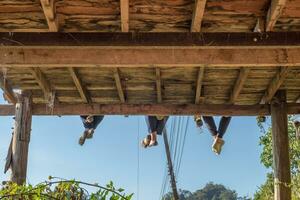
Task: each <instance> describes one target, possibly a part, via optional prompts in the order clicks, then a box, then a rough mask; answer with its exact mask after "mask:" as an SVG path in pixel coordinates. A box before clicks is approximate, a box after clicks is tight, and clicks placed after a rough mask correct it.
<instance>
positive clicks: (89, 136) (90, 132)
mask: <svg viewBox="0 0 300 200" xmlns="http://www.w3.org/2000/svg"><path fill="white" fill-rule="evenodd" d="M86 132H87V133H86V138H87V139H91V138H92V137H93V134H94V129H93V128H91V129H88V130H87V131H86Z"/></svg>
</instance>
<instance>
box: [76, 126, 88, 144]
mask: <svg viewBox="0 0 300 200" xmlns="http://www.w3.org/2000/svg"><path fill="white" fill-rule="evenodd" d="M87 134H88V130H85V131H84V132H83V134H82V136H80V138H79V141H78V143H79V144H80V145H81V146H82V145H83V144H84V142H85V139H86V138H87Z"/></svg>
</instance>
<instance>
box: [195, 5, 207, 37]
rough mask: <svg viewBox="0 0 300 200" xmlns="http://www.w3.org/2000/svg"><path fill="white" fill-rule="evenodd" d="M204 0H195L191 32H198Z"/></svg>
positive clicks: (203, 9)
mask: <svg viewBox="0 0 300 200" xmlns="http://www.w3.org/2000/svg"><path fill="white" fill-rule="evenodd" d="M205 5H206V0H196V1H195V7H194V11H193V18H192V25H191V32H200V30H201V24H202V19H203V15H204V11H205Z"/></svg>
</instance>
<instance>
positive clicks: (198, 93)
mask: <svg viewBox="0 0 300 200" xmlns="http://www.w3.org/2000/svg"><path fill="white" fill-rule="evenodd" d="M203 77H204V66H203V67H199V70H198V76H197V82H196V94H195V104H199V103H200V99H201V91H202V81H203Z"/></svg>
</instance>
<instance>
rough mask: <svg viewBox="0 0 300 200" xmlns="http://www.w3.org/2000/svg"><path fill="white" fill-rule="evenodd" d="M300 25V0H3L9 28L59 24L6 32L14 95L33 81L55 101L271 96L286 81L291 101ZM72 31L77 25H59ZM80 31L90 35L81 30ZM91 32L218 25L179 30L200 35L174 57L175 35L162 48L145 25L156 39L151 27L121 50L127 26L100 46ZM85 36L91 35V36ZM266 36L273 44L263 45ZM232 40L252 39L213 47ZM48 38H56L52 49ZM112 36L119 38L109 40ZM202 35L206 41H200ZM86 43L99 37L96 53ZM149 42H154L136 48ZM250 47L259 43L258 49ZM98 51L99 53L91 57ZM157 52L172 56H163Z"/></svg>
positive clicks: (2, 77) (298, 88)
mask: <svg viewBox="0 0 300 200" xmlns="http://www.w3.org/2000/svg"><path fill="white" fill-rule="evenodd" d="M299 31H300V0H230V1H229V0H207V1H206V0H196V1H193V0H165V1H160V0H120V1H119V0H57V1H54V0H2V1H0V32H5V34H6V33H7V32H27V33H29V32H57V33H55V34H56V35H43V34H40V35H39V36H38V37H37V38H38V39H35V38H34V36H32V35H31V36H28V35H27V33H20V35H17V34H16V33H14V34H13V33H12V34H9V36H8V37H6V36H5V35H3V34H2V35H1V39H0V42H1V47H0V67H1V69H2V72H1V71H0V86H1V88H2V89H3V91H4V93H5V97H6V99H8V100H9V101H10V102H12V103H14V102H16V98H15V96H14V94H13V91H14V90H16V89H20V90H26V91H28V90H29V91H31V92H32V94H33V101H34V103H49V101H50V100H49V99H50V98H51V97H53V96H55V99H56V101H57V103H66V104H74V103H77V104H82V103H96V104H160V103H166V104H187V105H191V104H214V105H216V104H224V105H233V104H237V105H257V104H265V103H268V102H269V101H270V100H271V98H272V97H273V96H274V94H275V92H276V91H277V90H278V89H285V90H287V101H288V102H289V103H295V102H297V101H300V81H299V80H300V79H299V78H300V66H299V63H300V62H299V59H298V57H297V56H295V55H299V53H300V49H299V33H300V32H299ZM62 32H68V33H67V34H69V35H67V34H66V35H59V34H60V33H62ZM71 32H72V33H71ZM78 32H85V33H83V34H86V35H76V33H78ZM86 32H106V34H113V32H131V35H127V36H128V38H131V37H133V36H135V35H134V34H138V33H136V32H142V33H144V32H167V33H166V35H163V34H161V35H160V36H161V37H169V36H170V38H171V37H172V35H171V34H170V33H171V32H196V34H198V33H199V32H201V33H204V34H205V33H206V32H209V34H210V33H212V35H210V36H208V38H209V40H208V41H207V40H205V39H202V40H201V41H200V42H199V41H198V43H197V41H196V43H193V41H194V39H195V38H202V37H203V35H201V33H200V34H199V35H198V36H199V37H198V36H197V35H196V36H197V37H194V36H193V35H192V36H193V37H192V36H190V35H188V36H187V37H185V36H184V37H181V39H178V38H177V39H176V38H175V40H173V41H171V39H170V41H168V42H169V43H171V44H173V46H176V45H177V44H178V43H180V41H181V40H184V41H185V42H187V43H189V42H190V43H191V44H190V43H189V44H188V45H185V44H183V45H182V44H179V46H180V47H178V45H177V47H176V48H177V50H178V52H177V53H180V55H179V54H178V57H176V56H175V57H174V55H175V54H176V50H175V49H173V47H172V45H171V46H168V45H167V46H168V47H167V48H166V49H168V48H169V50H164V47H159V48H157V45H158V46H159V43H160V42H163V41H162V40H160V39H157V40H155V41H154V40H151V41H150V43H149V44H148V43H147V38H148V40H149V37H150V38H151V36H149V37H148V36H147V35H144V36H145V38H146V39H145V41H146V42H145V41H144V40H143V37H144V36H143V37H141V38H142V39H141V38H139V37H138V39H135V38H134V39H131V40H132V41H138V40H139V39H140V41H138V42H140V43H139V44H136V45H133V46H132V49H130V48H129V49H125V50H124V51H126V53H125V54H122V53H120V51H122V50H114V47H116V46H117V48H119V47H118V46H120V45H118V44H115V43H114V42H115V40H114V39H116V38H117V39H118V38H119V36H120V37H121V38H122V37H123V36H122V35H119V36H116V37H114V36H112V38H113V39H111V38H110V39H109V40H108V41H109V42H112V44H108V43H109V42H108V43H107V42H106V43H105V39H103V38H105V37H107V35H106V36H103V38H102V43H101V44H100V45H98V47H97V43H94V40H93V39H90V38H89V37H90V36H91V38H92V37H95V35H94V36H92V35H88V33H86ZM217 32H218V33H219V32H228V33H231V34H232V33H237V32H238V34H240V35H238V36H239V37H240V38H242V37H244V40H237V39H236V38H229V37H231V35H230V34H228V35H227V37H228V38H227V39H226V40H225V39H224V36H225V35H224V34H223V35H222V34H221V37H219V36H220V35H217V34H216V33H217ZM253 32H259V33H262V34H263V38H261V37H262V36H259V35H255V37H252V36H251V37H248V35H242V34H241V33H253ZM270 32H284V33H287V32H295V33H296V34H294V35H293V38H290V37H289V34H286V35H283V36H285V38H281V39H280V38H279V39H280V40H281V42H277V41H278V40H277V39H276V38H275V39H274V38H273V39H272V36H270V38H271V39H270V38H268V37H269V36H268V33H270ZM214 34H215V38H214ZM74 35H76V37H75V36H74ZM52 36H53V37H52ZM127 36H126V35H125V39H124V38H123V39H124V41H127V39H128V38H127V39H126V37H127ZM173 36H174V35H173ZM291 36H292V35H291ZM48 37H49V38H48ZM277 37H278V35H277ZM53 38H54V39H53ZM55 38H56V39H57V38H58V40H56V39H55ZM66 38H67V39H66ZM70 38H71V40H72V41H71V42H70ZM83 38H86V40H85V41H87V44H81V41H82V40H84V39H83ZM39 39H42V40H43V42H44V43H43V45H39V44H38V43H39ZM48 39H49V42H47V40H48ZM121 40H122V39H120V41H121ZM129 40H130V39H129ZM196 40H200V39H196ZM269 40H271V41H269ZM20 41H22V42H20ZM191 41H192V42H191ZM266 41H267V43H268V42H269V43H270V44H271V45H270V46H268V45H267V46H263V47H261V45H264V44H265V43H264V42H266ZM293 41H297V42H296V44H295V45H293ZM64 42H65V43H66V44H65V43H64ZM230 42H232V43H234V45H239V43H240V42H241V43H242V42H244V43H243V44H242V45H243V46H242V47H241V48H236V49H235V47H233V49H231V48H232V47H229V48H228V47H226V48H227V49H231V50H224V49H222V47H218V48H217V49H214V47H210V45H211V44H212V45H213V46H214V45H215V46H222V45H225V46H226V45H228V43H230ZM69 43H72V44H71V45H70V44H69ZM116 43H118V42H116ZM121 43H122V42H121ZM183 43H184V42H183ZM200 43H201V44H200ZM47 45H50V46H51V45H52V47H49V49H48V47H47ZM106 45H109V46H110V47H109V48H108V49H105V47H103V46H106ZM201 45H202V46H204V47H203V48H202V47H199V49H197V48H198V47H197V46H201ZM229 45H230V44H229ZM15 46H17V47H15ZM53 46H56V47H57V49H53V48H56V47H53ZM86 46H96V47H95V48H94V47H93V48H94V49H95V52H98V53H92V52H93V48H91V49H87V48H85V47H86ZM99 46H101V47H99ZM121 46H127V47H128V46H129V47H130V44H125V45H124V44H123V43H122V44H121ZM140 46H147V47H146V48H144V47H142V48H140V49H139V48H136V47H140ZM162 46H163V45H162ZM207 46H209V48H207ZM37 47H38V48H37ZM39 47H40V49H39ZM127 47H126V48H127ZM248 47H249V49H252V50H249V52H248V49H247V48H248ZM256 47H259V49H258V50H256V49H255V48H256ZM122 48H123V47H122ZM143 48H144V49H143ZM226 48H225V49H226ZM145 49H146V50H145ZM158 49H160V50H158ZM161 49H162V50H161ZM186 49H187V51H185V50H186ZM194 49H196V50H194ZM60 51H61V52H62V53H64V54H60V53H59V52H60ZM68 51H69V52H68ZM147 51H149V52H150V54H149V53H148V52H147ZM151 51H152V52H155V53H154V54H151ZM159 51H161V52H162V54H160V53H159ZM227 51H228V52H227ZM71 52H73V53H74V54H71ZM87 52H91V54H89V53H87ZM110 52H112V53H110ZM260 52H262V53H260ZM99 53H100V54H101V56H99ZM115 53H116V54H115ZM164 53H165V54H164ZM189 53H192V54H193V56H191V54H189ZM140 55H141V56H140ZM147 55H148V56H147ZM165 55H166V56H165ZM167 55H169V56H167ZM170 55H171V57H170ZM172 55H173V56H172ZM198 55H199V56H198ZM105 56H106V57H105ZM201 56H202V57H201ZM90 58H91V60H92V61H91V62H94V63H91V65H90V63H89V61H90ZM156 58H160V60H159V61H161V62H162V61H163V62H166V63H167V64H162V65H159V64H157V63H159V61H158V62H156V61H157V59H156ZM105 59H106V60H105ZM155 59H156V60H155ZM207 59H209V61H207V62H210V64H207V62H206V60H207ZM103 60H104V61H103ZM251 60H252V61H251ZM264 60H266V62H264ZM53 61H54V63H52V62H53ZM77 61H78V62H77ZM81 61H82V62H81ZM102 61H103V62H106V61H108V62H111V63H110V64H111V66H110V67H107V66H106V67H103V66H104V65H102V64H101V62H102ZM125 61H126V62H127V61H129V64H127V65H126V62H125ZM152 61H153V62H152ZM154 61H155V62H154ZM169 61H170V62H169ZM177 61H178V63H176V62H177ZM179 61H180V62H179ZM97 62H100V63H97ZM135 62H136V63H135ZM189 62H190V63H189ZM31 64H32V65H31ZM118 64H120V65H124V66H118ZM139 64H140V65H139ZM185 64H186V65H185ZM222 64H224V65H222ZM256 64H257V65H256ZM264 64H266V65H264ZM276 64H278V65H276Z"/></svg>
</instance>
